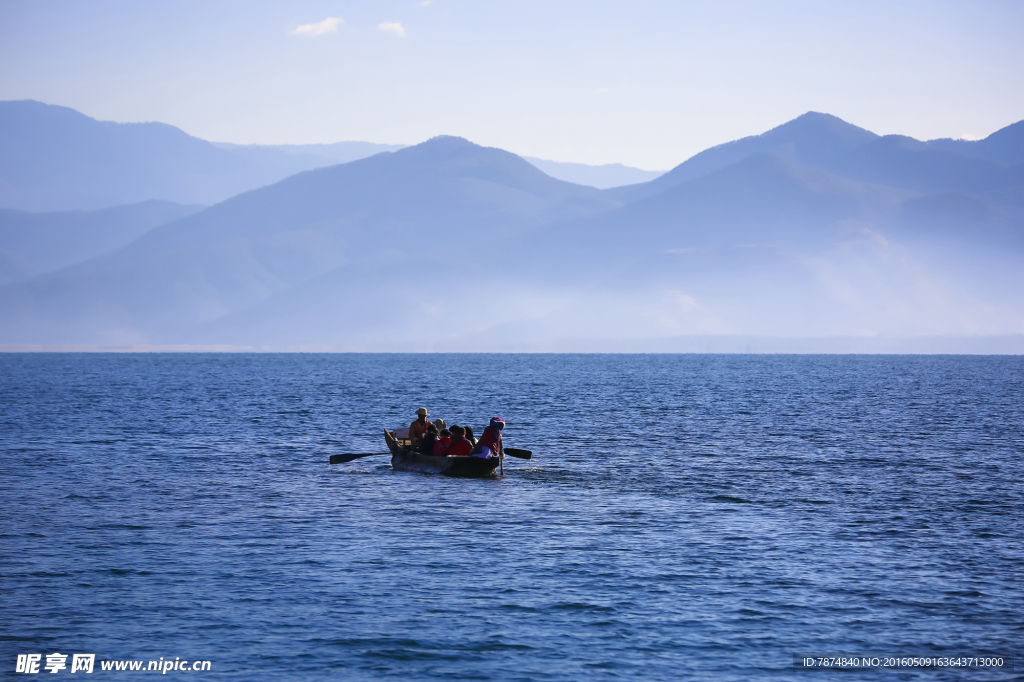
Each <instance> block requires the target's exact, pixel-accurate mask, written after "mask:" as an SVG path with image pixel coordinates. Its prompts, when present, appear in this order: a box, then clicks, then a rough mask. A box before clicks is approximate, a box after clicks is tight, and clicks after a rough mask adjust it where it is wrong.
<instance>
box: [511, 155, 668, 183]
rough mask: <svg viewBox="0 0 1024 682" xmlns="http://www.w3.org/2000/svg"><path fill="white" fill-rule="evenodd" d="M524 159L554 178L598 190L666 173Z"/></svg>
mask: <svg viewBox="0 0 1024 682" xmlns="http://www.w3.org/2000/svg"><path fill="white" fill-rule="evenodd" d="M523 158H524V159H526V160H527V161H529V162H530V163H532V164H533V165H534V166H536V167H537V168H540V169H541V170H542V171H544V172H545V173H547V174H548V175H550V176H551V177H553V178H557V179H559V180H565V181H566V182H574V183H576V184H577V185H587V186H589V187H597V188H598V189H610V188H612V187H621V186H622V185H634V184H636V183H640V182H649V181H651V180H653V179H654V178H656V177H658V176H660V175H662V174H663V173H664V172H665V171H648V170H641V169H639V168H631V167H629V166H623V165H622V164H621V163H607V164H604V165H601V166H588V165H587V164H583V163H566V162H563V161H546V160H544V159H537V158H534V157H532V156H524V157H523Z"/></svg>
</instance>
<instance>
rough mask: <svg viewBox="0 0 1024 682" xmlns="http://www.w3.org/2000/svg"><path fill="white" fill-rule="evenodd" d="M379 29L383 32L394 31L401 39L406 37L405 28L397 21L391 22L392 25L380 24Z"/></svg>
mask: <svg viewBox="0 0 1024 682" xmlns="http://www.w3.org/2000/svg"><path fill="white" fill-rule="evenodd" d="M377 28H379V29H380V30H382V31H393V32H394V33H395V35H397V36H399V37H401V38H404V37H405V27H404V26H402V25H401V24H400V23H398V22H397V21H395V22H391V23H385V24H380V25H379V26H377Z"/></svg>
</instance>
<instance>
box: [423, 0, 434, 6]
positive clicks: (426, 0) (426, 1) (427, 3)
mask: <svg viewBox="0 0 1024 682" xmlns="http://www.w3.org/2000/svg"><path fill="white" fill-rule="evenodd" d="M433 3H434V0H423V2H421V3H420V4H421V5H423V6H424V7H430V6H431V5H432V4H433Z"/></svg>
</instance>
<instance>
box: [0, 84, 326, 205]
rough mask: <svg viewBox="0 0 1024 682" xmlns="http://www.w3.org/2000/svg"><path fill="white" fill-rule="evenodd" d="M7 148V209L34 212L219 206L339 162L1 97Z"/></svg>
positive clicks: (2, 193)
mask: <svg viewBox="0 0 1024 682" xmlns="http://www.w3.org/2000/svg"><path fill="white" fill-rule="evenodd" d="M327 146H329V145H327ZM0 150H2V153H0V207H5V208H16V209H21V210H27V211H61V210H76V209H97V208H106V207H110V206H116V205H122V204H131V203H136V202H140V201H147V200H150V199H161V200H165V201H173V202H176V203H180V204H214V203H217V202H219V201H223V200H224V199H227V198H229V197H231V196H234V195H236V194H239V193H241V192H244V191H247V190H250V189H254V188H256V187H261V186H264V185H268V184H271V183H274V182H277V181H278V180H281V179H283V178H285V177H288V176H289V175H293V174H294V173H297V172H300V171H303V170H308V169H309V168H315V167H319V166H324V165H329V164H331V163H336V162H335V161H332V160H331V159H327V158H324V156H323V155H314V154H308V153H306V154H303V153H290V152H285V151H276V152H275V151H272V150H259V149H257V150H250V149H248V148H244V147H243V148H240V149H225V148H221V147H218V146H216V145H213V144H211V143H209V142H206V141H204V140H200V139H198V138H195V137H191V136H189V135H187V134H186V133H184V132H182V131H181V130H179V129H178V128H175V127H173V126H169V125H165V124H163V123H112V122H109V121H96V120H94V119H92V118H89V117H88V116H85V115H83V114H80V113H78V112H77V111H75V110H73V109H68V108H66V107H58V106H52V105H48V104H42V103H40V102H34V101H31V100H28V101H20V102H0Z"/></svg>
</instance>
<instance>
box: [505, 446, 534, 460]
mask: <svg viewBox="0 0 1024 682" xmlns="http://www.w3.org/2000/svg"><path fill="white" fill-rule="evenodd" d="M504 452H505V454H506V455H508V456H509V457H518V458H519V459H530V458H531V457H533V453H532V452H531V451H529V450H523V449H521V448H505V449H504Z"/></svg>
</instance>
